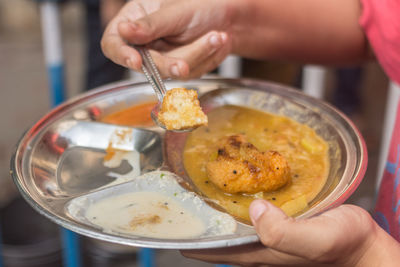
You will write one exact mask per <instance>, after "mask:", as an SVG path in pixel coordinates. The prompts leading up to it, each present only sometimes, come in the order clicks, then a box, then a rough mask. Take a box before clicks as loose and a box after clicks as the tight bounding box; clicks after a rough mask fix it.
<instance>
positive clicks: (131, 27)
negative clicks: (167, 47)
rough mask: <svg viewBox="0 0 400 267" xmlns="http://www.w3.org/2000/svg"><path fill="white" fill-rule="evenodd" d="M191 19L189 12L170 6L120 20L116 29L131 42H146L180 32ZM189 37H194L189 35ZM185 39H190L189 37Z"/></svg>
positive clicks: (198, 34) (198, 33) (199, 33)
mask: <svg viewBox="0 0 400 267" xmlns="http://www.w3.org/2000/svg"><path fill="white" fill-rule="evenodd" d="M177 12H179V14H177ZM171 14H173V15H171ZM191 19H192V15H191V12H183V9H182V8H178V9H177V8H176V7H175V6H170V7H165V8H162V9H160V10H158V11H155V12H153V13H151V14H147V15H146V16H143V17H142V18H140V19H137V20H135V21H125V22H121V23H120V24H119V26H118V30H119V32H120V34H121V36H122V37H123V38H124V39H126V40H127V41H128V42H130V43H132V44H147V43H150V42H152V41H154V40H157V39H161V38H163V37H168V36H177V35H180V34H182V33H183V32H184V31H185V30H186V29H187V26H188V24H189V22H190V20H191ZM195 34H196V35H197V36H200V35H202V34H204V33H203V32H196V33H195ZM188 37H189V36H188ZM191 38H195V37H194V36H192V35H191ZM187 40H189V41H190V38H188V39H187Z"/></svg>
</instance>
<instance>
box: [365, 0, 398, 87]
mask: <svg viewBox="0 0 400 267" xmlns="http://www.w3.org/2000/svg"><path fill="white" fill-rule="evenodd" d="M361 4H362V15H361V18H360V24H361V27H362V28H363V29H364V32H365V34H366V35H367V38H368V41H369V43H370V44H371V46H372V49H373V50H374V53H375V56H376V57H377V59H378V61H379V63H380V64H381V65H382V67H383V69H384V70H385V72H386V74H387V75H388V76H389V77H390V79H392V80H393V81H395V82H397V84H400V0H361Z"/></svg>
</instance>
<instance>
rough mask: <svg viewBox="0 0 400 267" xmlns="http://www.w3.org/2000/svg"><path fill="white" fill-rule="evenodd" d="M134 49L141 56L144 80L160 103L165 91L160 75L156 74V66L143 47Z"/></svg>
mask: <svg viewBox="0 0 400 267" xmlns="http://www.w3.org/2000/svg"><path fill="white" fill-rule="evenodd" d="M135 49H137V50H138V51H139V53H140V55H141V56H142V61H143V62H142V71H143V73H144V75H145V76H146V79H147V80H148V81H149V83H150V84H151V86H152V87H153V89H154V91H155V92H156V95H157V97H158V100H159V101H160V102H162V100H163V98H164V95H165V93H166V92H167V89H166V88H165V85H164V82H163V80H162V79H161V75H160V73H159V72H158V69H157V67H156V64H154V61H153V58H152V57H151V55H150V52H149V50H148V49H147V48H145V47H143V46H135Z"/></svg>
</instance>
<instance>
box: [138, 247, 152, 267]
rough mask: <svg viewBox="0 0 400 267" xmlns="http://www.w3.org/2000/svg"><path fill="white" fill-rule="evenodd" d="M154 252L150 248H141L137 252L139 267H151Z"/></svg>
mask: <svg viewBox="0 0 400 267" xmlns="http://www.w3.org/2000/svg"><path fill="white" fill-rule="evenodd" d="M153 266H155V265H154V250H152V249H150V248H141V249H140V250H139V267H153Z"/></svg>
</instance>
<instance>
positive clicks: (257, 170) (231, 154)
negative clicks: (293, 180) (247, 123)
mask: <svg viewBox="0 0 400 267" xmlns="http://www.w3.org/2000/svg"><path fill="white" fill-rule="evenodd" d="M215 153H217V156H216V158H215V160H211V161H209V162H208V163H207V165H206V168H207V175H208V177H209V178H210V181H211V182H213V183H214V184H215V185H216V186H218V187H219V188H220V189H221V190H222V191H224V192H227V193H250V194H253V193H258V192H270V191H274V190H277V189H279V188H281V187H282V186H284V185H285V184H287V183H288V182H289V181H290V169H289V165H288V163H287V161H286V159H285V158H284V157H283V156H282V155H281V154H279V153H278V152H276V151H266V152H261V151H259V150H258V149H257V148H256V147H255V146H254V145H252V144H251V143H249V142H247V140H246V139H245V137H244V136H243V135H231V136H226V137H223V138H222V139H221V140H220V142H219V145H218V149H217V152H215Z"/></svg>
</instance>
